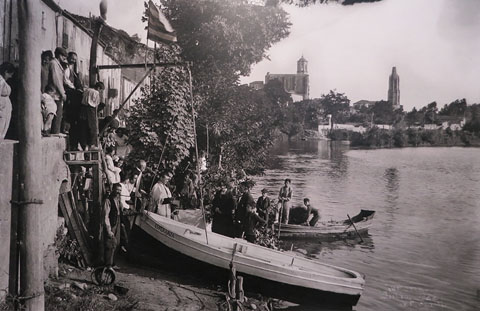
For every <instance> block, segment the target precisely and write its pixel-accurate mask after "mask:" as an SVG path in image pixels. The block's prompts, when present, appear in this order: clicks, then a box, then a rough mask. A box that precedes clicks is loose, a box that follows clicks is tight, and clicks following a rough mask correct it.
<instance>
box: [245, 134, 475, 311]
mask: <svg viewBox="0 0 480 311" xmlns="http://www.w3.org/2000/svg"><path fill="white" fill-rule="evenodd" d="M273 151H274V152H273V153H274V154H275V156H274V157H272V159H271V161H270V162H271V163H270V166H269V167H270V168H269V169H268V170H267V171H266V174H265V175H264V176H261V177H256V178H255V180H256V182H257V184H256V186H255V187H254V189H253V194H254V195H255V196H258V195H259V193H260V190H261V189H262V188H267V189H269V190H270V197H271V198H276V196H277V194H278V190H279V189H280V187H281V186H282V184H283V180H284V179H285V178H290V179H292V185H293V190H294V191H293V198H292V202H293V206H296V205H301V204H302V200H303V198H304V197H309V198H310V199H311V202H312V204H313V205H314V206H315V207H317V208H319V210H320V213H321V216H322V220H330V219H346V218H347V217H346V215H347V214H349V215H350V216H353V215H355V214H357V213H358V212H359V211H360V209H362V208H363V209H373V210H375V211H377V214H376V216H375V219H374V222H373V225H372V227H371V228H370V230H369V236H368V237H367V238H366V241H365V242H364V243H358V242H359V241H355V240H353V241H352V240H349V241H338V242H334V243H318V242H315V241H301V240H295V241H288V242H285V245H284V246H285V247H286V248H290V247H292V243H293V250H294V251H296V252H299V253H302V254H304V255H306V256H308V257H312V258H315V259H318V260H321V261H323V262H327V263H330V264H334V265H337V266H341V267H344V268H349V269H352V270H354V271H358V272H360V273H362V274H364V275H365V276H366V284H365V289H364V292H363V294H362V297H361V298H360V301H359V303H358V305H357V307H356V310H360V311H364V310H381V311H384V310H455V311H457V310H480V149H473V148H404V149H381V150H350V148H349V146H348V144H345V143H341V142H328V141H298V142H290V143H289V142H281V143H280V144H278V145H277V146H276V147H275V148H274V150H273Z"/></svg>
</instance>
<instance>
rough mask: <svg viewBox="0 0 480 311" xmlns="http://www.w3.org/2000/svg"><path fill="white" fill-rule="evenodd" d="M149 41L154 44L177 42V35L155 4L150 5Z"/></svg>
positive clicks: (150, 2) (150, 3)
mask: <svg viewBox="0 0 480 311" xmlns="http://www.w3.org/2000/svg"><path fill="white" fill-rule="evenodd" d="M147 39H148V40H152V41H154V42H166V43H172V42H177V34H176V33H175V30H174V29H173V28H172V26H171V25H170V22H169V21H168V20H167V18H166V17H165V15H163V13H162V11H161V10H160V9H159V8H158V7H157V6H156V5H155V3H153V1H152V0H150V1H149V3H148V32H147Z"/></svg>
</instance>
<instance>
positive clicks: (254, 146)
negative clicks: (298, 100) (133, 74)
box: [163, 0, 290, 169]
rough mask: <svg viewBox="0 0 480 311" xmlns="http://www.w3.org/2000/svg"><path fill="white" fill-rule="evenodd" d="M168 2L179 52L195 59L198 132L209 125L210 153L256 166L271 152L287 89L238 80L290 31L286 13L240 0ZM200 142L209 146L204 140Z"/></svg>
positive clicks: (224, 160)
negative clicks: (261, 88)
mask: <svg viewBox="0 0 480 311" xmlns="http://www.w3.org/2000/svg"><path fill="white" fill-rule="evenodd" d="M163 6H164V9H165V13H166V15H167V18H168V19H169V20H170V22H171V24H172V26H173V28H174V29H175V30H176V32H177V37H178V45H179V46H180V48H181V52H180V56H181V57H182V59H183V60H186V61H192V62H193V67H192V75H193V84H194V93H195V94H196V95H198V96H200V97H201V98H202V100H201V101H200V104H199V106H198V110H197V112H198V121H199V124H201V127H200V128H199V135H201V136H203V137H205V136H206V135H205V134H206V128H207V127H208V129H209V136H210V137H209V138H210V142H209V143H210V146H209V147H210V154H211V155H212V156H213V157H214V158H216V161H217V162H220V163H221V164H222V166H223V167H227V166H237V167H242V166H243V167H244V168H252V169H254V168H257V167H258V166H259V163H262V161H263V159H264V158H265V157H266V150H265V149H264V148H266V146H268V145H269V143H267V141H272V140H273V138H272V133H273V130H274V127H275V126H274V125H275V124H276V123H275V122H274V120H273V119H272V116H273V117H278V114H277V113H276V111H275V109H276V108H278V105H279V104H280V103H283V102H284V100H285V98H286V97H287V96H285V94H283V93H285V92H284V91H283V88H282V92H283V93H281V92H280V93H278V94H275V92H276V91H278V89H276V88H275V87H273V88H270V87H269V86H268V85H267V86H266V89H265V90H264V91H262V92H254V91H253V90H252V89H250V88H248V87H241V86H238V82H239V78H240V76H241V75H248V74H249V73H250V68H251V66H252V65H253V64H255V63H257V62H259V61H261V60H262V59H263V58H265V57H266V51H267V50H268V49H269V48H270V47H271V46H272V45H273V44H274V43H276V42H278V41H280V40H281V39H283V38H285V37H287V36H288V34H289V27H290V23H289V21H288V16H287V13H286V12H285V11H284V10H283V9H282V8H281V7H277V6H265V7H262V6H253V5H246V4H244V1H241V0H230V1H223V0H201V1H190V0H165V1H163ZM274 91H275V92H274ZM287 95H288V94H287ZM288 97H290V96H289V95H288ZM257 106H258V107H257ZM272 109H273V110H272ZM200 143H201V146H200V147H201V148H202V149H204V148H206V142H205V140H203V139H202V140H200Z"/></svg>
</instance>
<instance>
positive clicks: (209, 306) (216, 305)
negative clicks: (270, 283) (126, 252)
mask: <svg viewBox="0 0 480 311" xmlns="http://www.w3.org/2000/svg"><path fill="white" fill-rule="evenodd" d="M117 266H118V269H116V270H115V271H116V281H115V284H114V285H116V286H115V287H114V286H113V285H112V286H97V285H95V283H94V282H92V279H91V273H92V271H91V270H81V269H78V268H75V267H72V266H68V265H63V264H62V265H60V269H59V270H60V271H59V275H60V276H59V278H58V279H51V280H49V281H48V282H47V284H46V308H45V310H51V311H56V310H81V311H89V310H142V311H163V310H183V311H189V310H192V311H193V310H206V311H209V310H230V309H229V308H228V305H227V303H226V292H225V290H226V287H225V288H222V286H218V285H217V287H216V288H215V285H211V284H206V283H205V282H202V280H200V279H197V278H195V277H193V276H192V277H190V276H188V275H187V276H179V275H178V273H175V274H174V273H169V272H168V271H164V270H156V269H154V268H150V267H148V268H146V267H143V266H136V265H135V264H132V263H130V262H128V261H127V260H126V259H124V258H120V259H119V260H117ZM122 289H127V290H128V291H127V293H122V292H121V290H122ZM257 298H259V299H253V298H247V300H246V302H244V303H243V304H242V305H243V309H241V310H274V309H277V308H274V307H273V306H272V303H275V304H277V305H279V302H278V301H276V302H274V301H271V300H267V299H263V298H262V297H257ZM268 302H270V304H268ZM231 310H234V309H233V308H231Z"/></svg>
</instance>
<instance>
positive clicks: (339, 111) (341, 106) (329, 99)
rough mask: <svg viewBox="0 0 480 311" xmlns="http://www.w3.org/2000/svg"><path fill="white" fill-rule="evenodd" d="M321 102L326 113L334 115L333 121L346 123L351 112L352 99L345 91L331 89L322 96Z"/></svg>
mask: <svg viewBox="0 0 480 311" xmlns="http://www.w3.org/2000/svg"><path fill="white" fill-rule="evenodd" d="M320 103H321V105H322V108H323V112H324V115H325V116H327V115H329V114H330V115H332V122H333V123H344V122H345V121H346V120H347V118H348V116H349V113H350V99H348V97H347V96H345V93H338V92H336V91H333V90H331V91H330V92H329V93H328V94H324V95H322V96H321V97H320Z"/></svg>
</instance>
